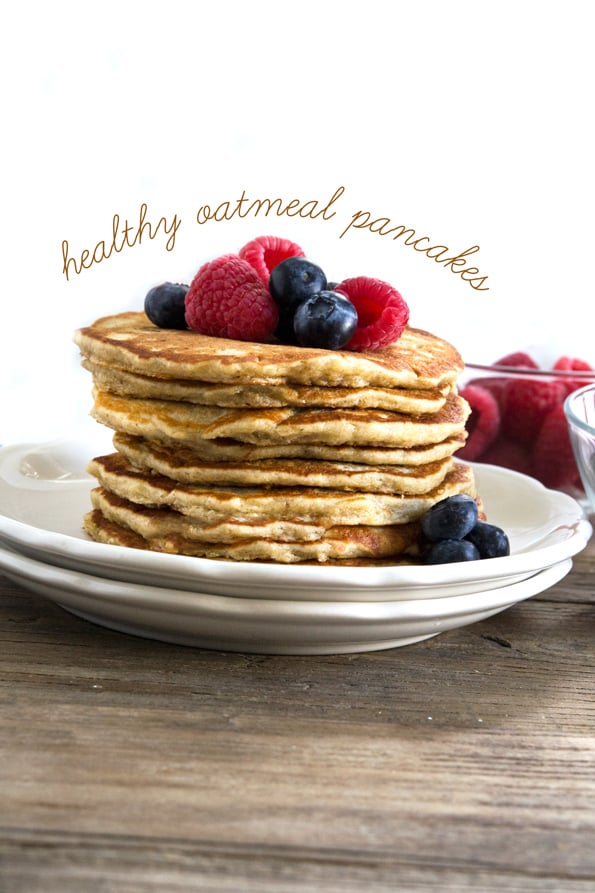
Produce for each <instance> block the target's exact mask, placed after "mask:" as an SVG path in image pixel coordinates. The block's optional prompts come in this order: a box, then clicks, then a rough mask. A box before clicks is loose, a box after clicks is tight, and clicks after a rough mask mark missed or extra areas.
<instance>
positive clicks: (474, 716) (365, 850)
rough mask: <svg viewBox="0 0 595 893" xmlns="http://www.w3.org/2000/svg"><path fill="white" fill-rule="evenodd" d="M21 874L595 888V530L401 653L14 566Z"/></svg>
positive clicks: (15, 869) (14, 834) (13, 823)
mask: <svg viewBox="0 0 595 893" xmlns="http://www.w3.org/2000/svg"><path fill="white" fill-rule="evenodd" d="M0 667H1V679H0V684H1V688H0V696H1V698H2V707H1V721H0V826H1V827H0V891H1V893H37V891H43V893H75V891H76V893H86V891H102V893H105V891H109V893H111V891H116V893H142V891H156V893H174V891H186V890H188V891H194V890H200V891H219V893H220V891H225V893H230V891H238V893H251V891H255V893H256V891H258V893H273V891H274V893H286V891H287V893H301V891H313V893H317V891H320V893H330V891H341V893H351V891H361V890H366V889H370V890H386V891H389V890H390V891H410V890H411V891H416V893H419V891H422V893H423V891H430V890H432V891H437V890H439V891H445V893H450V891H464V890H473V891H475V893H477V891H487V893H489V891H500V890H507V891H511V893H521V891H522V893H527V891H529V893H530V891H540V893H543V891H555V893H566V891H568V893H574V891H581V893H586V891H589V893H593V891H594V890H595V547H594V546H593V544H591V545H590V546H589V547H588V549H586V550H585V551H584V552H583V553H582V554H581V555H580V556H578V557H577V558H576V559H575V565H574V568H573V570H572V572H571V573H570V575H569V576H568V577H567V578H566V579H565V580H563V581H562V582H561V583H560V584H558V585H557V586H556V587H554V588H553V589H551V590H548V591H547V592H545V593H543V594H542V595H540V596H537V597H535V598H533V599H531V600H529V601H527V602H525V603H523V604H520V605H517V606H515V607H514V608H511V609H509V610H507V611H505V612H504V613H502V614H499V615H497V616H496V617H493V618H491V619H489V620H487V621H484V622H482V623H479V624H475V625H473V626H469V627H465V628H463V629H460V630H455V631H453V632H449V633H445V634H443V635H441V636H438V637H437V638H435V639H431V640H428V641H426V642H423V643H420V644H417V645H413V646H409V647H407V648H401V649H395V650H392V651H384V652H375V653H370V654H359V655H346V656H336V657H274V656H250V655H242V654H222V653H217V652H208V651H200V650H194V649H189V648H182V647H177V646H170V645H164V644H161V643H158V642H152V641H147V640H143V639H138V638H134V637H131V636H126V635H122V634H119V633H115V632H110V631H108V630H105V629H102V628H100V627H97V626H93V625H91V624H89V623H86V622H85V621H83V620H79V619H76V618H74V617H71V616H70V615H69V614H67V613H65V612H64V611H62V610H61V609H60V608H58V607H56V606H55V605H53V604H52V603H50V602H46V601H44V600H43V599H41V598H39V597H37V596H33V595H31V594H30V593H28V592H27V591H25V590H24V589H22V588H21V587H19V586H17V585H15V584H12V583H10V582H8V581H7V580H5V579H4V578H0Z"/></svg>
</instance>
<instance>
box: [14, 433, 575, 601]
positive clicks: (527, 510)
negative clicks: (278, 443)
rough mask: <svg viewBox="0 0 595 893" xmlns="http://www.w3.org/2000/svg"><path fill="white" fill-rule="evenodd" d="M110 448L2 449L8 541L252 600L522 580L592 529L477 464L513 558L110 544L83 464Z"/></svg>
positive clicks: (562, 507)
mask: <svg viewBox="0 0 595 893" xmlns="http://www.w3.org/2000/svg"><path fill="white" fill-rule="evenodd" d="M110 450H111V445H110V443H105V442H103V443H93V442H91V443H90V442H86V441H80V442H79V441H58V442H53V443H49V444H37V445H36V444H17V445H14V446H8V447H4V448H3V449H1V450H0V512H2V514H1V515H0V541H2V542H4V543H5V544H7V545H9V546H12V547H13V548H16V549H18V550H19V551H21V552H23V553H24V554H27V555H30V556H31V557H33V558H37V559H40V560H41V561H44V562H47V563H49V564H55V565H59V566H62V567H67V568H70V569H73V570H81V571H84V572H87V573H90V574H94V575H99V576H104V577H108V578H113V579H114V578H115V579H119V580H125V581H130V582H137V583H146V584H148V585H156V586H164V587H166V588H175V589H188V590H191V591H194V590H199V591H201V592H211V593H214V594H218V595H232V596H241V597H247V598H271V599H276V598H279V597H281V598H283V597H286V596H288V595H290V596H291V598H292V599H308V600H310V599H314V600H316V599H337V598H340V599H343V600H348V599H353V600H355V601H363V600H366V599H370V600H373V601H380V600H382V599H388V600H391V601H392V600H394V599H397V598H409V597H412V596H414V595H417V596H421V597H425V596H427V595H430V594H431V595H432V596H433V597H450V596H452V595H457V594H465V593H466V592H475V591H477V589H487V588H488V587H500V586H502V585H504V584H505V583H511V584H514V583H515V582H520V581H521V580H522V579H524V578H527V577H528V576H530V575H531V574H533V573H535V572H536V571H538V570H541V569H542V568H545V567H549V566H550V565H552V564H556V563H557V562H559V561H563V560H564V559H565V558H570V557H572V556H573V555H575V554H577V553H578V552H580V551H581V550H582V549H583V548H584V547H585V545H586V544H587V542H588V540H589V537H590V536H591V533H592V529H591V525H590V524H589V522H588V521H587V520H586V518H585V516H584V513H583V510H582V509H581V507H580V506H579V505H578V503H577V502H575V500H573V499H571V498H570V497H569V496H567V495H565V494H564V493H560V492H558V491H553V490H546V489H545V488H544V487H543V486H542V485H541V484H540V483H539V482H537V481H536V480H534V479H533V478H529V477H526V476H524V475H521V474H518V473H516V472H512V471H506V470H504V469H502V468H497V467H496V466H491V465H479V464H478V465H475V466H474V470H475V474H476V479H477V485H478V489H479V491H480V493H481V495H482V499H483V502H484V504H485V508H486V511H487V514H488V517H489V520H490V521H491V522H493V523H494V524H498V525H499V526H500V527H502V528H504V529H505V530H506V532H507V533H508V536H509V538H510V541H511V552H512V554H511V555H509V556H507V557H503V558H492V559H490V560H487V561H471V562H458V563H456V564H443V565H433V566H425V567H419V566H413V565H411V566H402V567H377V568H370V567H365V568H363V567H347V568H337V567H326V566H324V565H322V566H308V567H303V566H300V567H296V566H291V565H279V564H275V565H272V564H256V563H251V562H250V563H249V562H228V561H214V560H211V559H203V558H192V557H187V556H180V555H165V554H160V553H158V552H148V551H146V552H145V551H141V550H137V549H127V548H123V547H120V546H109V545H106V544H103V543H95V542H93V541H92V540H90V538H89V537H87V535H86V534H85V533H84V532H83V530H82V517H83V515H84V514H85V512H87V511H88V509H89V507H90V500H89V490H90V489H91V487H93V486H95V484H96V481H95V480H94V479H93V478H91V477H90V476H89V475H87V474H86V472H85V466H86V464H87V461H88V460H89V458H91V457H92V456H95V455H98V454H99V453H100V452H102V451H103V452H109V451H110ZM413 590H415V592H414V591H413Z"/></svg>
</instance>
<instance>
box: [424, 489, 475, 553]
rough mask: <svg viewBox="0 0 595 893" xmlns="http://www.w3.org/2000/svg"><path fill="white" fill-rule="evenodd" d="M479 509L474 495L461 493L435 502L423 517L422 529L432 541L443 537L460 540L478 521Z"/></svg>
mask: <svg viewBox="0 0 595 893" xmlns="http://www.w3.org/2000/svg"><path fill="white" fill-rule="evenodd" d="M478 514H479V509H478V507H477V503H476V501H475V500H474V499H473V497H472V496H466V495H465V494H463V493H460V494H458V495H456V496H447V497H446V498H445V499H441V500H440V501H439V502H436V503H434V505H433V506H431V507H430V508H429V509H428V510H427V512H426V513H425V514H424V516H423V517H422V521H421V529H422V533H423V535H424V536H425V538H426V539H427V540H429V541H430V542H432V543H435V542H437V541H438V540H443V539H453V540H459V539H463V537H465V536H467V534H468V533H469V531H470V530H471V529H472V528H473V527H474V526H475V524H476V523H477V518H478Z"/></svg>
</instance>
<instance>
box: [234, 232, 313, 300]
mask: <svg viewBox="0 0 595 893" xmlns="http://www.w3.org/2000/svg"><path fill="white" fill-rule="evenodd" d="M239 256H240V257H241V258H242V260H245V261H247V262H248V263H249V264H250V266H251V267H254V269H255V270H256V272H257V273H258V275H259V276H260V278H261V279H262V281H263V282H264V284H265V285H266V287H267V288H268V287H269V276H270V275H271V272H272V270H273V269H274V268H275V267H276V266H277V264H280V263H281V261H282V260H287V258H288V257H304V256H305V255H304V252H303V251H302V249H301V248H300V246H299V245H296V244H295V242H290V241H289V240H288V239H279V238H277V236H257V238H256V239H252V241H251V242H248V243H247V244H246V245H244V247H243V248H240V251H239Z"/></svg>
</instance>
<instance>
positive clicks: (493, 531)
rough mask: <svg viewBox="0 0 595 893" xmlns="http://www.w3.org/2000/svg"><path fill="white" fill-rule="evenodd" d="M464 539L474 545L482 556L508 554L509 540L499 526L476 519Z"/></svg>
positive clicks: (495, 556)
mask: <svg viewBox="0 0 595 893" xmlns="http://www.w3.org/2000/svg"><path fill="white" fill-rule="evenodd" d="M465 539H466V540H468V541H469V542H470V543H473V545H474V546H475V547H476V549H477V550H478V551H479V554H480V555H481V557H482V558H500V557H501V556H503V555H510V542H509V540H508V537H507V535H506V534H505V532H504V531H503V530H502V528H501V527H496V525H495V524H488V523H487V522H486V521H478V522H477V524H476V525H475V527H473V528H472V529H471V530H470V531H469V533H468V534H466V536H465Z"/></svg>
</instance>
